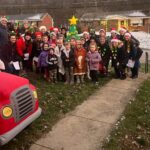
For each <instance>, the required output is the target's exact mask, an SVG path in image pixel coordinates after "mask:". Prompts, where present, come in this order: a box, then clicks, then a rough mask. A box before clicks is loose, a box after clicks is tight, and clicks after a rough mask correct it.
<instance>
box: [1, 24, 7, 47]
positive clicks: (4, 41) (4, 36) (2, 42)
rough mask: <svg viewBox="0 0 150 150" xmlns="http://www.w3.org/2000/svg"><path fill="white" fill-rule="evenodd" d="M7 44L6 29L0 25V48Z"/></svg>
mask: <svg viewBox="0 0 150 150" xmlns="http://www.w3.org/2000/svg"><path fill="white" fill-rule="evenodd" d="M7 43H8V31H7V28H6V27H4V26H3V25H2V24H0V47H1V46H4V45H5V44H7Z"/></svg>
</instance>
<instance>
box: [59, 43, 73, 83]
mask: <svg viewBox="0 0 150 150" xmlns="http://www.w3.org/2000/svg"><path fill="white" fill-rule="evenodd" d="M61 58H62V61H63V65H64V68H65V74H66V82H65V84H69V83H70V84H71V85H72V84H74V75H73V66H74V61H75V59H74V52H73V50H72V49H71V47H70V43H69V42H66V43H65V49H64V50H63V51H62V53H61Z"/></svg>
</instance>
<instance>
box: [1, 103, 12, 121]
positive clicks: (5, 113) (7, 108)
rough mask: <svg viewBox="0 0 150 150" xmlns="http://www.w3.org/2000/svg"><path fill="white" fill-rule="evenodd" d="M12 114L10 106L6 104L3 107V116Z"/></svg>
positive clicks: (6, 116)
mask: <svg viewBox="0 0 150 150" xmlns="http://www.w3.org/2000/svg"><path fill="white" fill-rule="evenodd" d="M12 114H13V110H12V108H11V107H9V106H6V107H4V108H3V110H2V115H3V117H4V118H10V117H11V116H12Z"/></svg>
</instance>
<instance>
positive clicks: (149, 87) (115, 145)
mask: <svg viewBox="0 0 150 150" xmlns="http://www.w3.org/2000/svg"><path fill="white" fill-rule="evenodd" d="M103 150H150V78H149V79H148V80H146V81H145V82H144V83H143V85H142V86H141V87H140V89H139V91H138V92H137V95H136V97H135V99H132V100H131V101H130V103H129V104H128V106H127V107H126V110H125V112H124V114H123V116H122V118H121V119H120V120H119V121H118V123H117V124H116V126H115V128H114V129H113V131H112V133H111V134H110V136H109V137H108V138H107V139H106V141H105V142H104V146H103Z"/></svg>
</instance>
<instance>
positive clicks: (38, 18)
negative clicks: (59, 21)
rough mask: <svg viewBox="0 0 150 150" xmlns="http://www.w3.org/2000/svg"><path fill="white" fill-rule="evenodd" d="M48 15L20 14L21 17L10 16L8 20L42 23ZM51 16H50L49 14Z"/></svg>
mask: <svg viewBox="0 0 150 150" xmlns="http://www.w3.org/2000/svg"><path fill="white" fill-rule="evenodd" d="M47 14H48V13H39V14H19V15H9V16H8V18H9V19H8V20H10V21H12V20H18V21H24V20H28V21H41V20H42V18H43V17H44V16H46V15H47ZM48 15H49V14H48Z"/></svg>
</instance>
